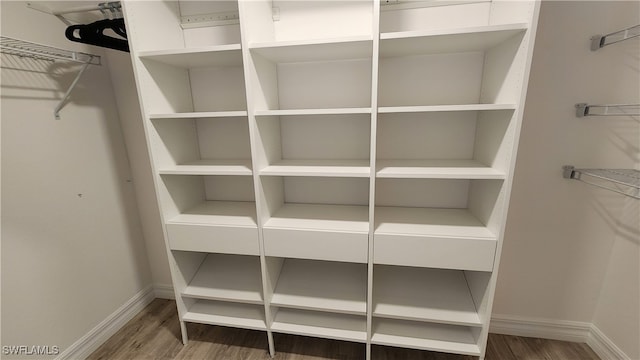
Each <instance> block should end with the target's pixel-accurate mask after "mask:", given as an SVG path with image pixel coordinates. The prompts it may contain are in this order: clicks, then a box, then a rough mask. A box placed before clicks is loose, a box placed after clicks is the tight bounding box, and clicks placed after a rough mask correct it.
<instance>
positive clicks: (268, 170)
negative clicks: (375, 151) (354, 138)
mask: <svg viewBox="0 0 640 360" xmlns="http://www.w3.org/2000/svg"><path fill="white" fill-rule="evenodd" d="M260 175H269V176H329V177H369V176H370V175H371V170H370V167H369V160H281V161H279V162H277V163H275V164H272V165H269V166H267V167H265V168H264V169H262V170H260Z"/></svg>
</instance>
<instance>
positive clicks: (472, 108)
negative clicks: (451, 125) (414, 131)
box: [378, 104, 516, 114]
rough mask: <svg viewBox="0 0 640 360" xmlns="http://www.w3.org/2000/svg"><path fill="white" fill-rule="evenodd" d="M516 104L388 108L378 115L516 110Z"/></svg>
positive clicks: (382, 108)
mask: <svg viewBox="0 0 640 360" xmlns="http://www.w3.org/2000/svg"><path fill="white" fill-rule="evenodd" d="M515 108H516V105H515V104H461V105H431V106H386V107H380V108H378V113H381V114H386V113H412V112H442V111H490V110H514V109H515Z"/></svg>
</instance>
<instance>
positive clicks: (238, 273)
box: [182, 254, 263, 304]
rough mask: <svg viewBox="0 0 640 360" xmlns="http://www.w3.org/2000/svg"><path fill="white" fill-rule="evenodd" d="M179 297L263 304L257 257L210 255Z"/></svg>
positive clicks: (258, 259)
mask: <svg viewBox="0 0 640 360" xmlns="http://www.w3.org/2000/svg"><path fill="white" fill-rule="evenodd" d="M182 296H184V297H190V298H197V299H206V300H221V301H232V302H241V303H248V304H262V301H263V300H262V282H261V279H260V258H258V257H254V256H238V255H225V254H209V255H207V257H206V258H205V260H204V262H203V263H202V265H200V268H199V269H198V271H197V272H196V274H195V276H194V277H193V279H191V281H190V282H189V284H188V285H187V287H186V288H185V289H184V290H183V291H182Z"/></svg>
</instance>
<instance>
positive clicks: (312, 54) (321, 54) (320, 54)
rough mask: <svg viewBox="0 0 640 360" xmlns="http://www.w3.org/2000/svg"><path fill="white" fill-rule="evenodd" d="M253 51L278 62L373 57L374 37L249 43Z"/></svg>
mask: <svg viewBox="0 0 640 360" xmlns="http://www.w3.org/2000/svg"><path fill="white" fill-rule="evenodd" d="M249 49H250V50H251V52H252V53H255V54H259V55H261V56H263V57H265V58H267V59H269V60H271V61H273V62H276V63H289V62H305V61H331V60H349V59H364V58H371V57H372V55H373V39H372V37H370V36H352V37H347V38H340V39H327V40H303V41H274V42H265V43H254V44H250V45H249Z"/></svg>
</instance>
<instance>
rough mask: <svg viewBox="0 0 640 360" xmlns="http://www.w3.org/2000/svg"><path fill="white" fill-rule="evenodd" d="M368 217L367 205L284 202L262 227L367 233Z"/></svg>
mask: <svg viewBox="0 0 640 360" xmlns="http://www.w3.org/2000/svg"><path fill="white" fill-rule="evenodd" d="M368 219H369V208H368V207H367V206H358V205H324V204H285V205H283V206H282V207H281V208H280V209H279V210H278V211H276V213H275V214H274V215H273V217H271V218H270V219H269V220H268V221H267V222H266V223H265V224H264V227H265V228H282V229H305V230H319V231H322V230H326V231H345V232H359V233H368V232H369V221H368Z"/></svg>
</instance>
